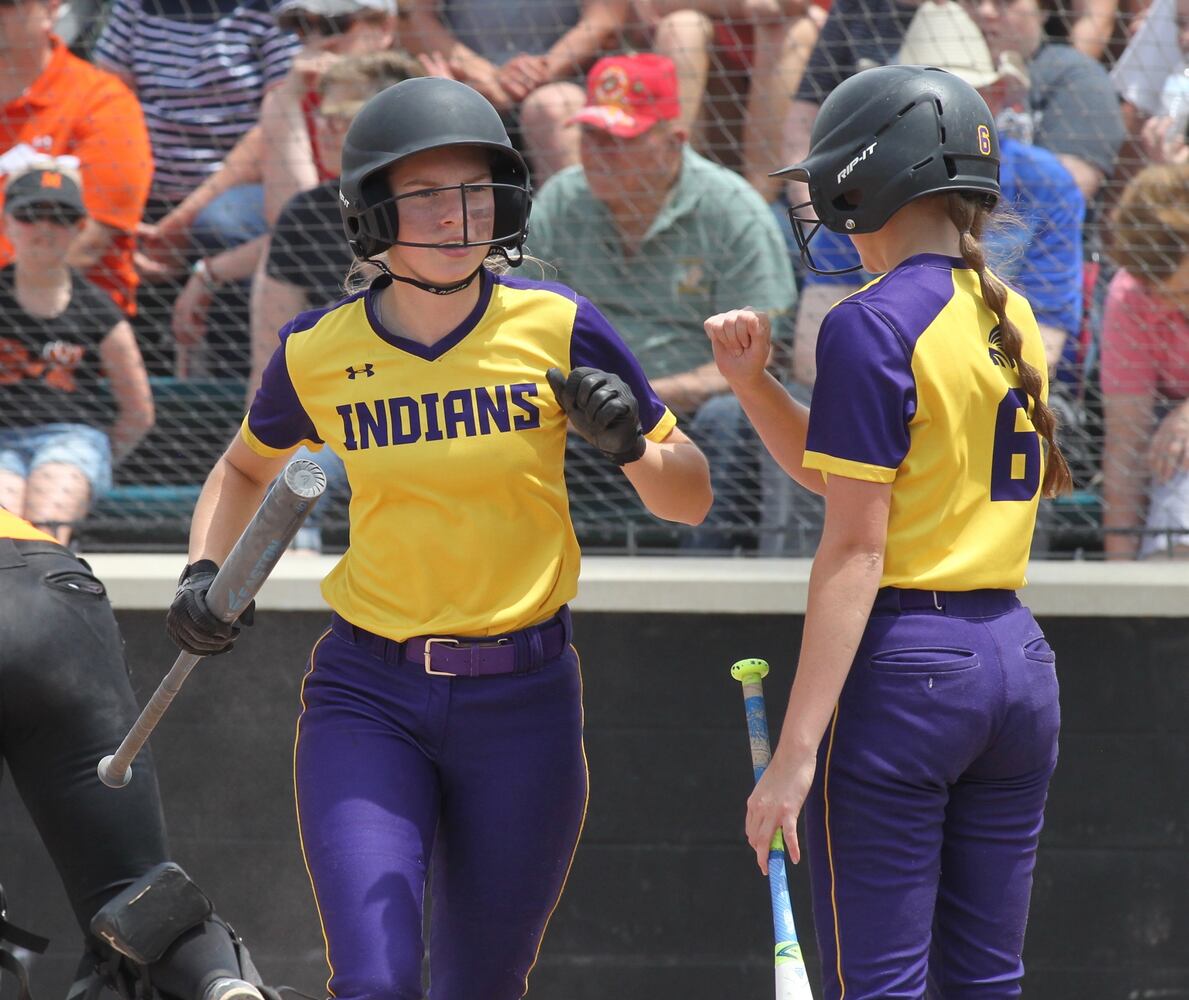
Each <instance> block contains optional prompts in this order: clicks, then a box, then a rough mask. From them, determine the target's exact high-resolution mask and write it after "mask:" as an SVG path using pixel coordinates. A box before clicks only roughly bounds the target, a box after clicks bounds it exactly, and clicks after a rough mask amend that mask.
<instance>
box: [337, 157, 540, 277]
mask: <svg viewBox="0 0 1189 1000" xmlns="http://www.w3.org/2000/svg"><path fill="white" fill-rule="evenodd" d="M370 185H384V186H385V187H384V190H386V191H387V196H385V195H384V193H383V192H382V191H381V192H376V193H375V194H373V195H372V196H371V197H370V198H369V199H368V200H369V202H370V204H369V207H368V208H366V209H365V210H364V211H363V212H360V213H359V214H358V215H357V216H352V217H351V218H350V220H348V221H347V223H346V225H347V227H348V236H349V238H350V240H351V244H352V249H353V250H354V251H355V254H356V256H360V257H363V256H364V255H366V256H368V257H371V256H376V255H378V254H381V253H383V252H384V251H386V250H387V249H388V248H390V247H394V246H401V247H418V248H426V249H438V248H442V247H477V246H486V247H489V248H491V250H492V252H496V253H501V254H503V255H504V256H505V257H508V255H509V253H512V254H515V253H517V252H518V251H519V248H520V244H522V243H523V242H524V237H525V234H526V232H527V229H528V213H529V207H530V204H531V199H530V197H529V194H528V191H527V190H526V188H525V187H524V186H523V185H520V184H508V183H496V182H494V181H493V182H491V183H486V182H479V183H467V184H448V185H444V186H442V187H432V188H423V189H420V190H417V191H411V192H408V193H406V194H401V195H395V194H392V193H391V190H390V189H387V187H386V185H387V179H386V177H385V175H384V173H383V172H381V174H380V175H379V176H378V177H373V178H369V180H368V182H366V183H365V190H366V188H367V187H368V186H370ZM446 215H453V216H455V217H457V218H458V219H459V220H460V232H459V233H458V234H457V235H454V236H451V237H450V238H447V239H441V240H433V241H425V240H412V239H402V238H401V224H400V222H401V219H402V218H403V219H405V220H406V228H408V229H411V230H412V231H414V232H424V231H425V230H426V228H427V227H430V228H432V227H433V226H435V225H436V224H437V223H438V221H439V220H440V219H441V218H442V217H443V216H446ZM352 225H355V226H357V227H358V229H357V233H358V235H355V234H353V233H352V229H351V227H352ZM356 243H358V244H359V246H358V247H356Z"/></svg>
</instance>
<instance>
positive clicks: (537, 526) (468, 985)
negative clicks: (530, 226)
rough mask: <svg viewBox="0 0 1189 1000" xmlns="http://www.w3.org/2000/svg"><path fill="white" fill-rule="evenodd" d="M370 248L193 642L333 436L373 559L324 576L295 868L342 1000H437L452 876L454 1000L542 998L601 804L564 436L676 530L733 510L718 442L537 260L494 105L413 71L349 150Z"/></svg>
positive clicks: (358, 549)
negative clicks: (262, 514)
mask: <svg viewBox="0 0 1189 1000" xmlns="http://www.w3.org/2000/svg"><path fill="white" fill-rule="evenodd" d="M342 167H343V169H342V175H341V193H340V202H341V206H342V212H343V220H344V228H345V230H346V233H347V237H348V242H349V243H350V245H351V248H352V250H353V251H354V253H355V255H356V256H357V257H358V258H360V259H365V260H372V261H373V262H375V263H376V264H378V265H379V266H380V267H381V268H382V270H383V271H384V272H385V273H384V274H382V275H381V276H380V277H378V278H377V279H376V280H374V281H373V282H372V283H371V285H370V287H368V288H367V289H366V290H364V291H362V292H360V293H357V294H355V295H352V296H350V297H348V298H347V299H345V300H344V301H342V302H340V303H338V304H337V305H335V306H332V307H331V308H329V309H322V310H317V311H313V312H307V313H303V314H301V315H299V316H298V317H297V318H296V319H294V320H292V321H291V322H290V323H289V324H288V325H287V326H285V327H284V328H283V329H282V330H281V334H280V337H281V345H280V347H279V348H278V349H277V351H276V354H275V355H274V357H273V359H272V361H271V362H270V364H269V365H268V367H267V369H266V371H265V373H264V376H263V380H262V385H261V388H260V390H259V392H258V393H257V395H256V397H255V400H254V401H253V403H252V406H251V408H250V410H249V412H248V415H247V417H246V419H245V421H244V425H243V429H242V432H241V434H240V436H239V437H238V438H237V439H236V440H235V441H234V442H233V443H232V444H231V446H230V447H229V449H228V450H227V453H226V454H225V455H224V457H223V458H222V459H221V460H220V461H219V463H218V464H217V465H216V467H215V469H214V471H213V472H212V474H211V476H210V478H209V479H208V481H207V484H206V486H205V488H204V490H203V493H202V496H201V498H200V499H199V502H198V505H197V508H196V510H195V514H194V519H193V529H192V534H191V542H190V559H191V563H190V565H189V566H188V567H187V569H186V571H185V573H184V574H183V578H182V581H181V583H180V585H179V591H178V596H177V598H176V600H175V602H174V604H173V606H172V608H171V610H170V615H169V629H170V632H171V635H172V636H173V637H174V639H175V641H176V642H177V643H178V644H179V645H180V646H181V647H182V648H184V649H189V650H191V651H193V652H199V653H212V652H219V651H222V650H223V649H226V648H227V647H228V646H229V645H230V642H231V641H232V640H233V639H234V632H235V628H234V627H231V628H228V627H227V626H224V625H222V624H220V623H218V622H217V621H215V620H214V619H213V618H212V616H211V615H210V612H209V610H208V609H207V608H206V606H205V602H204V596H203V595H204V593H205V591H206V588H207V587H209V585H210V582H211V579H212V575H213V573H214V572H215V570H216V567H217V564H218V563H219V561H220V560H222V559H223V558H224V557H225V556H226V555H227V553H228V551H229V550H230V548H231V545H232V543H233V542H234V540H235V538H236V537H237V536H238V535H239V533H240V531H241V530H242V529H243V527H244V525H245V524H246V523H247V521H248V519H249V517H250V515H251V513H252V512H253V511H254V510H255V509H256V507H257V505H258V504H259V502H260V500H261V499H262V497H263V496H264V492H265V490H266V488H267V486H268V484H269V482H270V481H271V480H272V479H273V478H274V477H275V476H276V474H277V473H278V471H279V470H280V469H281V467H282V466H283V464H284V462H285V460H286V458H287V456H288V455H289V454H290V453H291V452H292V451H293V450H294V449H295V448H296V447H297V446H299V445H301V444H303V443H308V444H312V445H314V446H315V447H318V446H321V445H323V444H325V445H326V446H328V447H330V448H331V449H333V450H334V452H335V453H336V454H338V455H339V456H340V457H341V458H342V459H343V461H344V464H345V467H346V472H347V476H348V479H349V480H350V484H351V505H350V527H351V547H350V549H349V551H348V552H347V553H346V555H345V556H344V557H343V559H342V561H341V562H339V564H338V565H337V566H336V567H335V568H334V569H333V570H332V571H331V573H330V575H329V576H328V577H327V578H326V580H325V582H324V584H323V594H324V596H325V597H326V600H327V602H328V603H329V605H330V607H331V608H332V610H333V612H334V615H333V618H332V627H331V628H330V630H329V631H328V632H327V633H326V634H325V635H323V636H322V638H321V639H319V640H318V642H317V644H316V645H315V647H314V650H313V652H312V654H311V656H310V662H309V669H308V672H307V674H306V677H305V681H304V684H303V688H302V703H303V710H302V714H301V718H300V721H299V723H298V728H297V740H296V746H295V751H294V771H295V788H296V796H297V811H298V822H299V829H300V834H301V842H302V849H303V852H304V855H305V859H306V863H307V866H308V869H309V873H310V878H311V881H312V884H313V888H314V895H315V900H316V903H317V907H318V912H319V915H320V918H321V921H322V927H323V931H324V934H325V938H326V955H327V961H328V964H329V965H330V973H331V974H330V980H329V982H328V989H329V991H330V993H331V995H332V996H334V997H337V998H340V1000H362V998H365V997H366V998H373V997H377V998H378V997H383V998H413V997H420V996H421V995H422V991H421V962H422V954H423V945H422V898H423V894H424V891H425V886H426V880H427V875H428V874H429V871H430V865H431V864H432V866H433V867H432V892H433V900H432V915H431V931H430V934H431V943H432V946H431V948H430V959H429V962H430V981H431V983H432V995H433V997H434V1000H476V998H482V1000H513V998H518V997H521V996H523V995H524V993H525V991H526V990H527V977H528V974H529V971H530V969H531V967H532V965H533V963H534V961H535V959H536V955H537V951H538V948H539V946H540V942H541V937H542V935H543V933H544V929H545V924H546V922H547V920H548V918H549V916H550V914H551V912H552V910H553V908H554V906H555V905H556V903H557V901H558V898H559V896H560V893H561V891H562V887H563V883H564V881H565V878H566V875H567V872H568V870H569V866H570V862H571V859H572V857H573V853H574V850H575V847H576V844H577V840H578V836H579V832H580V829H581V826H582V822H583V818H584V815H585V809H586V797H587V774H586V765H585V757H584V754H583V750H582V704H581V681H580V676H579V670H578V658H577V654H576V653H575V652H574V650H573V648H572V647H571V645H570V617H569V612H568V610H567V607H566V602H567V601H568V600H570V599H571V598H572V597H573V596H574V593H575V591H576V585H577V579H578V559H579V552H578V545H577V542H576V540H575V537H574V533H573V529H572V527H571V524H570V520H569V513H568V504H567V495H566V486H565V480H564V476H563V459H564V452H565V438H566V429H567V417H568V420H569V422H570V423H572V424H573V426H574V427H575V428H576V429H577V430H578V431H579V432H580V433H582V434H583V435H584V436H585V437H586V438H587V439H588V440H590V441H591V442H592V443H593V444H594V445H595V446H596V447H597V448H598V449H599V450H601V451H602V453H603V454H604V455H606V456H607V458H608V459H609V460H610V461H612V462H615V463H617V464H619V465H620V466H621V467H622V468H623V471H624V474H625V475H626V476H627V477H628V479H629V480H630V481H631V482H632V484H633V485H634V486H635V488H636V489H637V491H638V492H639V494H640V496H641V498H642V499H643V501H644V503H645V504H646V505H647V506H648V507H649V509H650V510H652V511H653V512H654V513H655V514H657V515H658V516H660V517H664V518H668V519H671V520H676V521H683V522H687V523H691V524H694V523H697V522H699V521H700V520H701V519H702V518H703V517H704V516H705V513H706V511H707V509H708V508H709V506H710V501H711V495H710V483H709V473H708V469H707V466H706V461H705V459H704V458H703V456H702V454H701V452H699V451H698V449H697V448H696V447H695V446H694V445H693V444H692V443H691V442H690V441H689V439H688V438H687V437H686V436H685V435H684V434H682V432H681V431H680V430H678V429H677V428H676V426H675V423H676V421H675V418H674V417H673V415H672V413H670V412H669V411H668V410H667V409H666V408H665V407H664V405H663V404H662V403H661V402H660V401H659V400H658V399H657V397H656V394H655V393H654V392H653V390H652V388H651V387H650V386H649V384H648V381H647V379H646V378H645V377H644V375H643V373H642V371H641V369H640V367H639V365H638V364H637V363H636V361H635V359H634V358H633V357H632V356H631V354H630V353H629V352H628V350H627V349H626V348H625V347H624V345H623V343H622V342H621V341H620V339H619V338H618V336H617V335H616V334H615V332H614V330H612V329H611V327H610V326H609V325H608V323H607V321H606V320H605V319H604V318H603V317H602V315H601V314H600V313H599V312H598V311H597V310H596V309H595V308H594V307H593V306H592V305H591V304H590V303H589V302H588V301H586V300H585V299H582V298H581V297H579V296H578V295H576V294H575V293H574V292H572V291H571V290H570V289H568V288H565V287H564V286H561V285H556V284H552V283H546V282H535V281H529V280H523V279H518V278H512V277H509V276H507V275H504V274H496V273H493V271H492V270H489V269H488V268H486V267H485V266H484V261H485V259H486V258H487V257H488V256H489V255H490V254H491V253H492V252H493V251H494V252H496V253H499V254H501V255H502V256H504V257H505V258H507V259H508V260H509V261H510V262H511V263H516V262H518V261H519V259H520V247H521V245H522V243H523V241H524V238H525V229H526V223H527V218H528V212H529V189H528V178H527V172H526V169H525V165H524V161H523V160H522V158H521V157H520V154H519V153H517V152H516V151H515V150H514V149H513V147H512V145H511V143H510V142H509V141H508V136H507V133H506V131H505V129H504V126H503V124H502V123H501V121H500V117H499V114H498V113H497V112H496V111H495V109H494V108H493V107H492V106H491V105H490V104H489V103H488V102H487V101H486V99H484V98H483V97H482V96H480V95H479V94H478V93H477V92H476V91H474V90H472V89H471V88H469V87H466V86H464V85H463V84H461V83H457V82H455V81H452V80H445V79H434V78H422V79H414V80H408V81H405V82H402V83H399V84H397V85H395V86H393V87H390V88H388V89H387V90H385V91H382V92H381V93H380V94H378V95H376V96H375V97H373V98H372V99H371V100H370V101H369V102H368V103H367V104H366V105H364V107H363V108H362V109H361V110H360V111H359V113H358V115H357V116H356V118H355V120H354V122H353V123H352V125H351V127H350V129H349V131H348V132H347V136H346V140H345V143H344V147H343V155H342Z"/></svg>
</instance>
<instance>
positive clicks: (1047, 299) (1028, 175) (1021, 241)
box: [805, 136, 1086, 377]
mask: <svg viewBox="0 0 1189 1000" xmlns="http://www.w3.org/2000/svg"><path fill="white" fill-rule="evenodd" d="M999 148H1000V153H1001V157H1002V162H1001V164H1000V167H999V186H1000V189H1001V190H1002V192H1003V196H1002V198H1001V200H1000V205H1002V206H1006V207H1008V208H1009V209H1010V210H1011V212H1012V213H1014V214H1015V216H1016V217H1017V218H1016V220H1011V219H1009V218H1007V217H1005V216H1003V215H1001V214H1000V213H998V212H997V213H996V216H995V217H994V218H997V219H999V220H1000V224H999V225H998V226H996V227H994V228H991V229H988V231H987V232H986V233H985V234H984V236H983V243H984V245H985V247H986V250H987V263H988V264H989V265H990V267H991V268H992V270H994V272H995V273H996V274H997V275H999V277H1001V278H1003V280H1004V281H1006V282H1008V283H1009V284H1010V285H1011V286H1012V287H1013V288H1014V289H1016V291H1018V292H1019V293H1020V294H1021V295H1023V296H1024V297H1025V298H1026V299H1027V300H1028V302H1029V303H1030V304H1031V306H1032V311H1033V312H1034V313H1035V315H1036V319H1037V322H1038V323H1040V324H1042V325H1043V326H1051V327H1056V328H1057V329H1058V330H1064V331H1065V332H1066V334H1067V335H1068V339H1067V340H1066V342H1065V351H1064V355H1063V359H1062V364H1061V368H1062V369H1066V371H1065V372H1063V374H1064V375H1065V376H1066V377H1069V376H1070V374H1071V371H1070V370H1071V369H1072V368H1073V366H1075V365H1076V363H1077V342H1078V331H1079V330H1080V328H1081V325H1082V216H1083V215H1084V214H1085V209H1086V203H1085V199H1084V198H1083V197H1082V192H1081V191H1080V190H1079V189H1078V186H1077V184H1075V183H1074V180H1073V177H1072V176H1071V175H1070V173H1069V171H1068V170H1066V169H1065V167H1064V166H1063V165H1062V163H1061V161H1060V160H1058V159H1057V157H1056V156H1054V155H1053V154H1052V153H1050V152H1049V151H1048V150H1046V149H1041V148H1040V147H1039V146H1029V145H1026V144H1025V143H1022V142H1019V141H1018V140H1016V139H1011V138H1008V137H1006V136H1004V137H1001V139H1000V147H999ZM809 249H810V252H811V253H812V254H813V261H814V263H815V264H816V265H817V266H818V267H820V268H823V269H825V270H833V269H837V268H842V267H853V266H854V265H855V264H858V263H859V255H858V253H857V252H856V251H855V248H854V245H853V244H852V243H851V241H850V239H849V237H847V236H845V235H843V234H841V233H833V232H830V231H829V230H828V229H826V228H825V227H822V228H821V229H819V230H818V231H817V234H816V235H815V236H814V237H813V241H812V242H811V243H810V244H809ZM866 280H868V276H864V275H862V274H861V273H860V274H854V275H831V276H825V275H820V274H814V273H813V272H812V271H807V272H806V274H805V284H806V285H807V286H808V285H819V284H835V285H848V286H853V285H858V284H862V283H863V282H864V281H866Z"/></svg>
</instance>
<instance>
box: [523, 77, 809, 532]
mask: <svg viewBox="0 0 1189 1000" xmlns="http://www.w3.org/2000/svg"><path fill="white" fill-rule="evenodd" d="M677 94H678V89H677V73H676V69H675V67H674V65H673V63H672V61H671V60H669V59H668V58H666V57H664V56H658V55H653V54H641V55H629V56H613V57H609V58H606V59H602V60H600V61H599V62H598V63H596V64H595V66H594V67H593V68H592V69H591V72H590V75H589V77H588V80H587V104H586V107H584V108H583V109H582V110H581V111H580V112H579V113H578V114H577V115H576V116H575V118H574V119H573V120H574V121H575V122H577V123H578V124H579V125H580V126H581V129H582V132H581V156H582V162H581V165H580V166H576V167H570V168H568V169H566V170H563V171H561V172H560V173H558V174H556V175H555V176H554V177H553V178H551V179H550V181H549V182H548V183H547V184H546V185H545V187H544V189H543V190H542V191H541V192H540V194H539V195H538V196H537V198H536V199H535V201H534V204H533V213H532V222H531V226H530V233H529V248H530V250H531V252H532V253H533V254H534V255H535V256H537V257H539V258H541V259H542V260H544V261H545V262H546V263H547V264H550V265H553V266H554V267H555V268H556V269H557V272H558V280H560V281H562V282H564V283H566V284H568V285H570V286H571V287H573V288H574V289H575V290H576V291H578V292H579V293H580V294H582V295H584V296H586V297H587V298H588V299H590V300H591V301H592V302H593V303H594V304H595V305H596V306H597V307H598V308H599V309H600V310H601V311H602V312H603V313H604V314H605V315H606V316H607V318H608V319H609V320H610V321H611V323H612V324H613V325H614V326H615V328H616V329H617V330H618V331H619V333H620V335H621V336H622V337H623V339H624V340H625V341H626V342H627V344H628V346H629V347H630V348H631V349H632V351H633V353H634V354H635V355H636V357H637V358H639V360H640V363H641V364H642V365H643V367H644V371H645V373H646V374H647V375H648V377H649V379H650V380H651V382H652V384H653V386H654V387H655V388H656V391H657V393H658V395H659V396H660V397H661V399H662V400H663V401H664V402H665V403H666V404H667V405H668V406H669V407H670V408H671V409H672V410H673V411H674V412H676V413H677V414H678V416H680V417H682V418H684V419H685V420H688V421H690V423H689V432H690V435H691V436H692V437H694V439H695V440H696V441H697V442H698V443H699V445H700V446H701V447H702V449H703V451H705V452H706V455H707V457H708V458H709V459H710V466H711V476H712V479H713V481H714V487H715V505H714V509H713V510H712V511H711V514H710V517H709V518H708V519H707V524H706V526H704V527H703V528H701V529H699V530H698V532H697V533H696V534H695V538H694V539H693V542H694V544H696V545H698V546H699V547H708V548H711V547H719V546H721V545H724V544H730V538H729V535H730V529H732V528H736V527H738V528H746V527H752V528H754V525H755V512H754V510H749V509H748V508H749V506H750V505H751V504H754V499H755V496H756V494H757V492H758V490H757V489H756V488H755V485H754V484H755V481H756V463H757V461H758V455H759V452H760V451H761V450H762V449H760V448H759V446H758V443H757V442H756V439H755V437H754V435H753V434H752V433H751V432H750V429H749V427H748V425H747V421H746V419H745V418H744V417H743V415H742V412H741V410H740V409H739V406H738V403H737V402H736V401H735V398H734V396H733V395H731V393H730V392H729V391H728V388H727V383H726V380H725V379H723V377H722V376H721V375H720V374H719V373H718V369H717V368H716V367H715V365H714V358H713V353H712V351H711V347H710V342H709V340H708V339H707V337H706V334H705V332H704V331H703V329H702V323H703V321H704V320H705V319H706V318H707V317H708V316H711V315H713V314H714V313H717V312H723V311H725V310H727V309H732V308H738V307H739V306H743V305H751V306H754V307H755V308H757V309H764V310H767V311H768V312H769V314H770V315H772V316H773V318H774V321H775V328H776V331H777V338H778V339H779V338H780V336H781V333H782V332H783V333H784V336H785V338H787V337H788V336H789V335H791V330H792V324H791V322H790V317H791V315H792V312H793V306H794V304H795V301H796V287H795V285H794V283H793V273H792V267H791V265H790V262H789V257H788V251H787V249H786V246H785V242H784V239H783V237H782V235H781V233H780V230H779V228H778V226H777V224H776V221H775V219H774V218H773V216H772V214H771V210H770V209H769V208H768V206H767V204H766V203H765V202H764V200H763V199H762V198H761V197H760V196H759V194H758V193H757V192H756V191H754V190H753V189H752V188H751V186H750V185H749V184H748V183H747V182H746V181H745V180H743V178H741V177H740V176H738V175H737V174H735V173H732V172H731V171H730V170H727V169H726V168H725V167H721V166H718V165H717V164H714V163H711V162H710V161H709V160H706V159H704V158H703V157H701V156H699V155H698V154H697V153H695V152H694V151H693V150H692V149H691V148H690V147H689V146H688V144H687V142H686V140H687V138H688V137H687V134H686V132H685V129H684V128H682V127H681V126H680V125H678V124H677V122H676V119H677V117H678V113H679V110H680V105H679V103H678V97H677ZM786 343H787V340H786ZM575 471H577V470H575ZM583 471H585V470H583ZM575 478H576V477H575V476H574V475H573V474H572V475H571V482H572V486H573V480H574V479H575ZM585 485H586V486H587V487H589V484H585ZM604 486H606V487H608V488H613V487H612V484H611V483H610V482H608V483H603V482H600V483H599V484H598V486H597V488H596V489H595V490H594V491H595V492H601V491H602V489H603V487H604ZM573 492H578V491H573ZM586 492H591V490H590V489H589V488H588V489H587V490H586ZM627 492H628V491H627V490H620V491H617V495H616V497H615V498H614V500H615V501H616V502H615V503H614V504H613V506H612V508H611V511H609V512H611V513H615V514H621V513H622V511H621V509H618V508H619V503H618V501H619V500H620V499H621V497H620V494H622V497H623V498H626V495H627ZM599 499H601V500H602V501H603V502H604V503H606V501H607V500H608V499H609V498H607V497H602V498H599ZM578 506H579V507H580V508H581V506H582V505H581V504H579V505H578ZM577 513H578V519H579V520H581V519H582V514H583V513H584V512H583V511H582V510H581V509H579V511H578V512H577Z"/></svg>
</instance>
